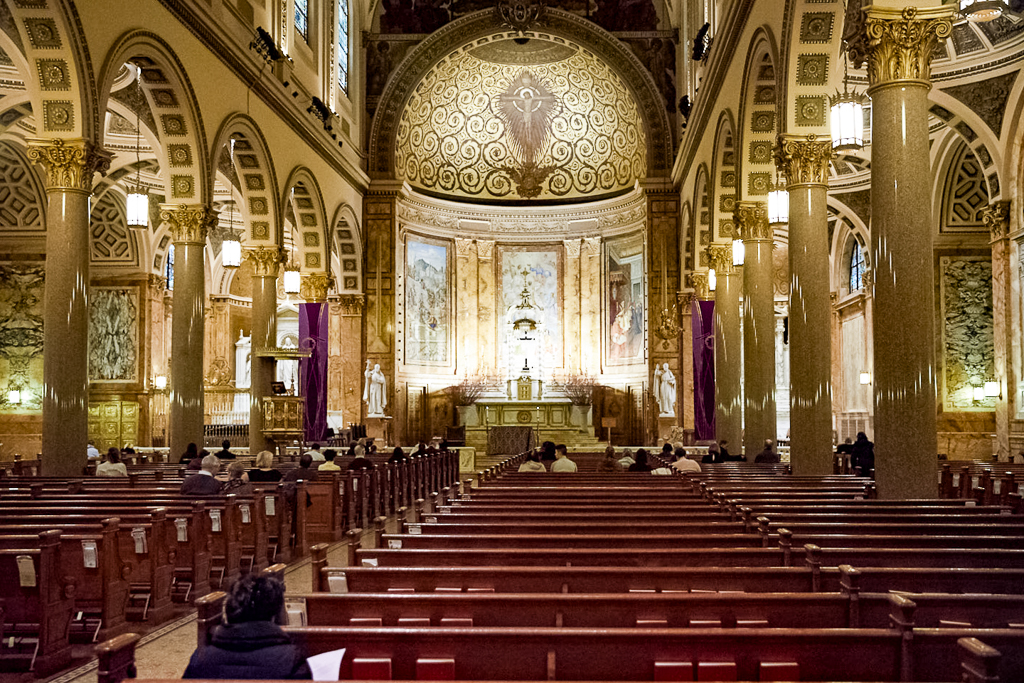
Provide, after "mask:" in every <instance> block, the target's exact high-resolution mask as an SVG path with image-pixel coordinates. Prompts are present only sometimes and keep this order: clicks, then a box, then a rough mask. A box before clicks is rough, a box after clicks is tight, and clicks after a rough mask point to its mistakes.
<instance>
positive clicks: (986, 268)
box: [939, 256, 995, 411]
mask: <svg viewBox="0 0 1024 683" xmlns="http://www.w3.org/2000/svg"><path fill="white" fill-rule="evenodd" d="M939 271H940V302H941V323H942V379H943V382H942V407H943V410H945V411H991V410H993V409H994V408H995V398H984V399H981V400H975V399H974V388H975V387H984V384H985V382H986V381H991V380H994V379H995V376H994V375H995V336H994V331H993V323H992V262H991V260H990V259H989V258H987V257H982V256H977V257H970V256H957V257H952V256H943V257H941V258H940V259H939Z"/></svg>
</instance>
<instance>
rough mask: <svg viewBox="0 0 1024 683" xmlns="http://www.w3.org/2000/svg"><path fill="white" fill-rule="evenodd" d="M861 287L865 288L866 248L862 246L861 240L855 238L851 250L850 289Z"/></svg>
mask: <svg viewBox="0 0 1024 683" xmlns="http://www.w3.org/2000/svg"><path fill="white" fill-rule="evenodd" d="M861 289H864V250H863V249H861V248H860V242H857V241H856V240H854V242H853V249H851V250H850V291H851V292H856V291H859V290H861Z"/></svg>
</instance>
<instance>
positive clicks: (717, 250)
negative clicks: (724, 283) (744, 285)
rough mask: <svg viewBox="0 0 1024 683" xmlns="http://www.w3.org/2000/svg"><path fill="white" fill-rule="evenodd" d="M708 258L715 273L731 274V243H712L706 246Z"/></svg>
mask: <svg viewBox="0 0 1024 683" xmlns="http://www.w3.org/2000/svg"><path fill="white" fill-rule="evenodd" d="M708 260H709V261H710V262H711V267H712V268H714V269H715V275H732V272H733V265H732V245H731V244H712V245H711V246H709V247H708Z"/></svg>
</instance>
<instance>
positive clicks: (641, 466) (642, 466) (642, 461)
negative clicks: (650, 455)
mask: <svg viewBox="0 0 1024 683" xmlns="http://www.w3.org/2000/svg"><path fill="white" fill-rule="evenodd" d="M651 469H652V468H651V466H650V465H648V464H647V449H645V448H641V449H640V450H638V451H637V452H636V462H634V463H633V464H632V465H630V466H629V471H630V472H650V471H651Z"/></svg>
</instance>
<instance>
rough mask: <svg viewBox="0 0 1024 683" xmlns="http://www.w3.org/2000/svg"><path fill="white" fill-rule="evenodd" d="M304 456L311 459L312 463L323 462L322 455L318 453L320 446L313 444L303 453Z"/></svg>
mask: <svg viewBox="0 0 1024 683" xmlns="http://www.w3.org/2000/svg"><path fill="white" fill-rule="evenodd" d="M305 455H308V456H309V457H311V458H313V462H323V461H324V460H325V458H324V454H323V453H321V452H320V444H318V443H315V444H313V446H312V447H311V448H310V449H309V450H308V451H306V452H305Z"/></svg>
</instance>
